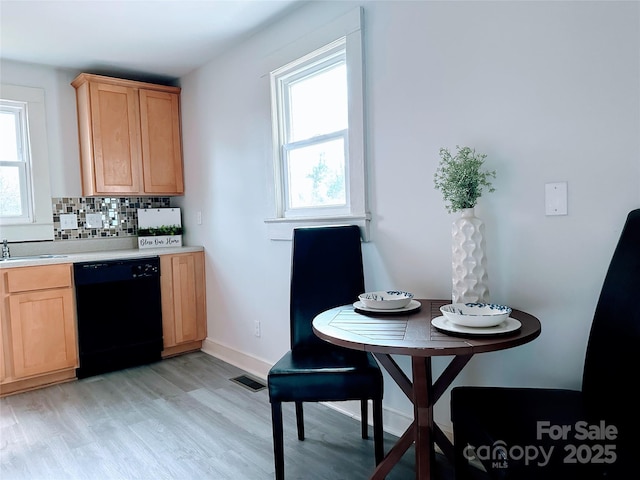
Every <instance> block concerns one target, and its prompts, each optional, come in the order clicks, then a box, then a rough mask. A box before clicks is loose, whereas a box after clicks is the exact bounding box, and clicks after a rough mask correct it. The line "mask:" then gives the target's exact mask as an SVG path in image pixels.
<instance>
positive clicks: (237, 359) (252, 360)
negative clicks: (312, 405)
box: [202, 338, 453, 440]
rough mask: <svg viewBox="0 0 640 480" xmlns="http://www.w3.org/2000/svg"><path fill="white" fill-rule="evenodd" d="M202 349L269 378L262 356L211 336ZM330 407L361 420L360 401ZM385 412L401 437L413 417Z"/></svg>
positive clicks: (387, 425) (389, 427)
mask: <svg viewBox="0 0 640 480" xmlns="http://www.w3.org/2000/svg"><path fill="white" fill-rule="evenodd" d="M202 351H203V352H204V353H207V354H209V355H211V356H212V357H216V358H219V359H220V360H222V361H224V362H227V363H229V364H231V365H233V366H234V367H237V368H240V369H242V370H244V371H245V372H247V373H249V374H251V375H254V376H255V377H257V378H260V379H262V380H265V381H266V379H267V374H268V373H269V370H270V369H271V367H272V365H271V364H270V363H268V362H266V361H265V360H263V359H261V358H257V357H254V356H253V355H250V354H248V353H244V352H241V351H239V350H236V349H233V348H231V347H228V346H226V345H223V344H221V343H218V342H215V341H213V340H211V339H210V338H206V339H205V340H204V341H203V342H202ZM323 403H324V404H325V405H327V406H328V407H329V408H332V409H334V410H336V411H338V412H340V413H343V414H345V415H348V416H350V417H352V418H354V419H356V420H360V402H358V401H357V400H354V401H349V402H323ZM372 410H373V409H372V407H371V406H369V419H368V423H369V425H373V420H372ZM382 410H383V413H382V418H383V429H384V431H385V432H387V433H390V434H391V435H395V436H396V437H400V436H401V435H402V434H403V433H404V432H405V430H406V429H407V428H408V427H409V425H411V422H412V421H413V418H411V417H409V416H407V415H406V414H405V413H403V412H399V411H397V410H395V409H393V408H389V407H385V406H383V407H382ZM439 426H440V428H441V429H442V431H443V432H444V434H445V435H447V437H449V439H450V440H452V439H453V434H452V432H451V430H450V429H449V428H444V427H443V426H442V425H439Z"/></svg>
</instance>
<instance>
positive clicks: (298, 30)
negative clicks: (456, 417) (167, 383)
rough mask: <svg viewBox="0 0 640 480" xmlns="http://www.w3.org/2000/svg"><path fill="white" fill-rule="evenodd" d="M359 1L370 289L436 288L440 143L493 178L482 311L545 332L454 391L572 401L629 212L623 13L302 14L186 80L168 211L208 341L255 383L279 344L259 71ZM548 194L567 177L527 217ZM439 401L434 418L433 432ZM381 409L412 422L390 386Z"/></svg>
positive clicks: (486, 215) (443, 278)
mask: <svg viewBox="0 0 640 480" xmlns="http://www.w3.org/2000/svg"><path fill="white" fill-rule="evenodd" d="M357 5H364V9H365V17H364V18H365V22H364V24H365V49H366V52H365V55H366V68H367V73H366V82H367V87H368V95H367V107H368V114H367V120H368V148H369V157H368V160H369V166H368V173H369V179H368V182H369V187H370V202H371V212H372V214H373V221H372V229H371V232H372V241H371V242H370V243H368V244H366V245H365V246H364V255H365V273H366V277H367V287H368V289H371V290H372V289H378V288H387V287H393V288H402V289H407V290H410V291H413V292H414V293H415V294H416V295H417V296H418V297H431V298H433V297H438V298H446V297H447V296H449V295H450V275H451V273H450V241H451V240H450V225H451V222H452V221H453V219H454V216H452V215H449V214H447V212H446V210H445V208H444V204H443V201H442V198H441V196H440V193H439V192H438V191H436V190H434V188H433V174H434V172H435V169H436V166H437V163H438V160H439V157H438V149H439V148H440V147H441V146H445V147H448V148H451V149H453V148H455V146H456V145H469V146H472V147H475V148H476V149H477V150H478V151H480V152H483V153H486V154H487V155H488V158H487V166H488V167H489V168H490V169H495V170H497V174H498V176H497V180H496V181H495V186H496V192H495V193H493V194H490V195H485V196H484V197H483V198H482V199H481V200H480V203H479V205H478V208H477V213H478V215H479V216H480V217H481V218H483V219H484V221H485V223H486V232H487V247H488V259H489V281H490V287H491V293H492V300H494V301H496V302H502V303H506V304H509V305H511V306H513V307H516V308H519V309H522V310H525V311H528V312H530V313H532V314H534V315H536V316H537V317H538V318H540V320H541V322H542V325H543V331H542V335H541V336H540V337H539V338H538V339H537V340H535V341H534V342H533V343H530V344H528V345H525V346H521V347H518V348H515V349H512V350H508V351H502V352H496V353H491V354H483V355H479V356H477V357H475V358H474V359H473V360H472V361H471V363H470V364H469V365H468V366H467V368H466V369H465V370H464V372H463V373H462V375H461V376H460V377H459V378H458V380H457V381H456V383H457V384H462V383H464V384H471V383H473V384H491V385H532V386H543V385H544V386H551V387H569V388H579V387H580V384H581V370H582V365H583V357H584V352H585V346H586V341H587V335H588V330H589V326H590V322H591V318H592V315H593V311H594V307H595V303H596V301H597V296H598V293H599V290H600V287H601V283H602V280H603V278H604V274H605V271H606V268H607V266H608V263H609V260H610V257H611V253H612V251H613V248H614V246H615V243H616V241H617V238H618V235H619V232H620V229H621V227H622V223H623V221H624V217H625V215H626V213H627V212H628V211H629V210H631V209H633V208H637V207H639V206H640V145H639V141H640V140H639V138H640V136H639V132H640V92H639V90H640V87H639V85H640V72H639V71H640V12H639V6H640V5H639V4H638V3H637V2H615V3H613V2H427V1H421V2H398V1H394V2H384V1H371V2H363V3H362V4H356V3H351V2H319V3H317V2H316V3H311V4H308V5H305V6H303V7H302V8H300V9H299V10H297V11H295V12H293V13H292V14H291V15H290V16H288V17H287V18H285V19H283V20H282V21H281V22H279V23H278V24H276V25H273V26H271V27H270V28H268V29H266V30H264V31H262V32H261V33H259V34H258V35H256V36H255V37H253V38H252V39H250V40H249V41H246V42H244V43H243V44H241V45H238V46H237V48H235V49H233V50H231V51H229V52H228V53H227V54H226V55H224V56H222V57H220V58H218V59H217V60H215V61H213V62H212V63H210V64H208V65H206V66H204V67H203V68H201V69H199V70H197V71H195V72H193V73H192V74H190V75H188V76H187V77H185V78H183V79H182V87H183V95H182V109H183V135H184V154H185V169H186V185H187V194H186V196H185V197H184V198H183V199H181V200H180V203H181V204H182V206H183V207H184V212H185V225H186V231H187V240H188V242H189V243H191V244H202V245H204V246H205V248H206V251H207V259H208V264H207V282H208V283H207V301H208V329H209V342H208V348H209V349H210V350H212V351H216V352H218V353H222V354H224V355H226V356H227V357H228V358H232V359H235V360H236V361H238V362H239V363H242V362H244V363H245V364H246V365H247V366H248V368H251V369H253V370H254V371H256V372H257V373H265V371H264V369H265V368H266V367H268V365H270V364H272V363H273V362H275V361H276V360H277V359H278V358H279V357H280V356H281V355H282V353H283V352H284V351H285V350H287V348H288V338H289V336H288V288H289V286H288V280H289V262H290V243H289V242H274V241H270V240H268V239H267V235H266V228H265V225H264V223H263V220H264V219H265V218H266V217H268V216H269V212H270V206H269V205H267V204H266V203H265V202H266V199H267V189H268V184H267V178H268V169H269V168H270V163H269V162H270V152H271V144H270V113H269V107H270V100H269V81H268V73H269V71H268V68H269V65H268V64H269V62H270V61H272V60H273V58H274V57H277V56H278V52H280V51H281V49H282V47H284V46H286V45H290V44H292V43H294V42H295V43H296V44H297V45H300V46H302V47H304V46H307V44H308V45H309V46H311V44H312V41H311V39H312V38H313V37H314V32H316V31H317V29H319V28H321V27H322V26H323V25H325V24H326V23H328V22H329V21H331V20H333V19H335V18H336V17H338V16H339V15H341V14H342V13H344V12H346V11H348V10H350V9H351V8H353V7H355V6H357ZM553 181H567V182H568V185H569V215H567V216H558V217H546V216H545V215H544V198H543V197H544V195H543V194H544V184H545V182H553ZM198 210H200V211H202V214H203V224H202V225H196V223H195V215H196V213H195V212H196V211H198ZM256 319H259V320H260V322H261V324H262V336H261V337H260V338H257V337H255V336H254V335H253V324H254V321H255V320H256ZM399 361H400V362H402V365H403V366H405V367H407V366H408V362H407V361H406V359H403V358H400V359H399ZM435 364H436V368H438V369H439V368H442V366H443V365H444V359H438V361H436V362H435ZM447 403H448V397H446V398H443V400H442V401H441V403H440V404H439V406H438V408H437V409H436V421H437V422H439V423H441V424H443V425H445V426H446V425H448V424H449V416H448V405H447ZM385 406H386V408H387V409H390V410H391V411H393V410H399V411H401V412H403V413H404V414H406V415H410V408H409V404H408V402H407V401H406V400H405V399H404V398H403V395H402V394H401V393H400V392H399V390H398V389H397V388H395V386H394V385H392V382H391V381H390V380H388V379H387V390H386V399H385Z"/></svg>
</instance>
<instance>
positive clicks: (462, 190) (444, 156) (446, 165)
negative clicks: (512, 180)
mask: <svg viewBox="0 0 640 480" xmlns="http://www.w3.org/2000/svg"><path fill="white" fill-rule="evenodd" d="M456 148H457V149H458V152H457V153H456V154H455V155H454V156H452V155H451V153H450V152H449V150H447V149H446V148H441V149H440V158H441V160H440V164H439V166H438V169H437V170H436V173H435V175H434V183H435V186H436V189H438V190H440V191H442V196H443V197H444V201H445V202H448V203H447V204H446V207H447V211H448V212H449V213H452V212H457V211H458V210H462V209H465V208H473V207H475V206H476V203H477V202H478V198H480V196H481V195H482V189H483V188H484V187H486V188H487V189H488V191H489V192H493V191H495V188H493V187H492V186H491V182H490V181H489V179H490V178H496V172H495V171H488V170H481V168H482V165H483V164H484V159H485V158H486V157H487V156H486V155H483V154H480V153H476V151H475V150H474V149H471V148H469V147H456Z"/></svg>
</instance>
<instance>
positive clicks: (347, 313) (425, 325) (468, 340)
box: [313, 299, 541, 480]
mask: <svg viewBox="0 0 640 480" xmlns="http://www.w3.org/2000/svg"><path fill="white" fill-rule="evenodd" d="M449 303H451V301H448V300H430V299H415V300H412V302H411V303H410V304H409V306H407V307H405V309H402V310H400V311H395V312H384V311H382V312H380V311H372V310H368V309H365V308H364V307H363V306H362V305H361V304H359V303H357V302H356V303H355V304H354V305H344V306H341V307H336V308H333V309H330V310H327V311H324V312H322V313H320V314H319V315H318V316H316V317H315V318H314V320H313V331H314V332H315V334H316V335H317V336H318V337H320V338H322V339H323V340H326V341H327V342H330V343H332V344H335V345H340V346H343V347H346V348H350V349H354V350H364V351H367V352H371V353H372V354H373V355H374V357H375V358H376V360H377V361H378V362H379V363H380V365H382V367H383V368H384V369H385V370H386V371H387V372H388V373H389V375H390V376H391V378H392V379H393V380H394V381H395V382H396V383H397V385H398V386H399V387H400V389H401V390H402V391H403V392H404V394H405V395H406V396H407V397H408V398H409V400H411V402H412V403H413V415H414V418H413V422H412V423H411V425H409V427H408V428H407V430H406V431H405V432H404V434H403V435H402V436H401V437H400V438H399V439H398V441H397V443H396V444H395V445H394V446H393V447H392V448H391V450H389V452H388V453H387V454H386V455H385V457H384V459H383V461H382V462H380V464H378V466H377V467H376V469H375V471H374V472H373V474H372V475H371V479H384V478H385V477H386V475H387V474H388V473H389V472H390V471H391V469H392V468H393V466H394V465H396V464H397V463H398V462H399V461H400V459H401V458H402V456H403V455H404V454H405V452H406V451H407V449H409V447H410V446H411V445H412V444H414V443H415V455H416V479H418V480H429V479H430V478H433V477H432V473H433V466H434V461H435V448H434V447H435V444H437V445H438V447H439V448H440V450H441V451H442V453H443V454H444V455H445V456H446V457H447V458H448V459H449V461H450V462H452V463H453V444H452V443H451V441H450V440H449V439H448V438H447V436H446V435H445V434H444V432H443V431H442V430H441V429H440V427H439V426H438V425H437V424H436V423H434V421H433V406H434V404H435V403H436V402H437V401H438V399H439V398H440V397H441V396H442V394H443V393H444V392H445V391H446V389H447V388H448V387H449V386H450V385H451V383H452V382H453V380H454V379H455V378H456V376H457V375H458V374H459V373H460V371H461V370H462V369H463V368H464V366H465V365H466V364H467V363H468V362H469V360H470V359H471V357H473V355H475V354H476V353H484V352H494V351H497V350H504V349H507V348H513V347H517V346H519V345H523V344H525V343H528V342H531V341H532V340H534V339H535V338H536V337H538V335H540V331H541V326H540V321H539V320H538V319H537V318H536V317H534V316H533V315H531V314H529V313H526V312H523V311H520V310H516V309H513V310H512V312H511V314H510V315H509V319H508V322H510V323H509V328H503V327H502V326H499V327H494V328H485V329H471V332H470V331H469V329H468V328H467V329H464V328H462V329H459V328H455V326H453V325H447V324H446V323H445V324H443V323H442V320H443V319H442V317H441V313H440V307H441V306H443V305H446V304H449ZM433 319H436V322H435V323H436V324H438V325H439V327H436V326H434V325H433V324H432V320H433ZM518 323H519V325H518ZM505 325H506V323H505ZM514 325H515V327H514ZM476 330H477V331H476ZM394 354H395V355H408V356H410V357H411V368H412V379H409V378H408V377H407V375H406V374H405V373H404V371H403V370H402V369H401V368H400V367H399V365H398V364H397V363H396V361H395V360H394V359H393V358H392V357H391V355H394ZM437 356H452V357H453V358H452V359H451V361H450V362H449V364H448V365H447V367H446V368H445V369H444V371H442V373H441V374H440V375H439V377H438V378H437V379H435V381H434V379H433V378H432V370H431V358H432V357H437Z"/></svg>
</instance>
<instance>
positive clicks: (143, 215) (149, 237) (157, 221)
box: [138, 208, 182, 248]
mask: <svg viewBox="0 0 640 480" xmlns="http://www.w3.org/2000/svg"><path fill="white" fill-rule="evenodd" d="M181 246H182V218H181V216H180V209H179V208H139V209H138V248H163V247H181Z"/></svg>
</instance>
